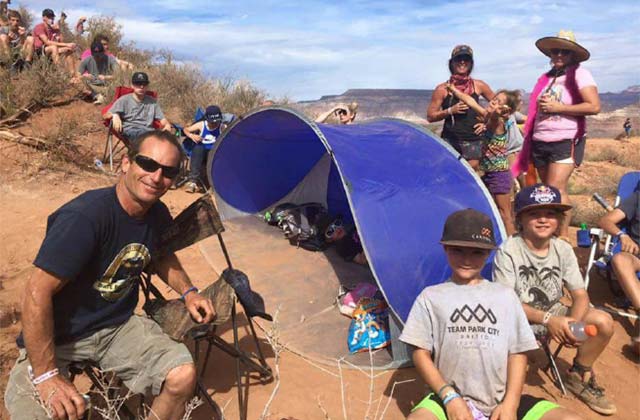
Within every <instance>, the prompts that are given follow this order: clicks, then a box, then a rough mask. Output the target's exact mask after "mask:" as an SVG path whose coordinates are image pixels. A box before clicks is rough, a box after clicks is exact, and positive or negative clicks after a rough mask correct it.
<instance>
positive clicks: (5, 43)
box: [0, 10, 33, 65]
mask: <svg viewBox="0 0 640 420" xmlns="http://www.w3.org/2000/svg"><path fill="white" fill-rule="evenodd" d="M7 16H8V19H9V25H8V26H2V27H0V54H1V55H2V56H5V57H8V58H9V61H10V62H15V61H16V60H17V59H20V58H21V59H22V60H24V62H25V63H27V65H29V64H31V61H32V60H33V37H32V36H31V35H28V34H27V30H26V29H25V27H24V26H22V16H21V15H20V13H19V12H18V11H16V10H9V12H7ZM2 56H0V58H2Z"/></svg>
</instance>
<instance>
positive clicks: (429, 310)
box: [400, 209, 580, 420]
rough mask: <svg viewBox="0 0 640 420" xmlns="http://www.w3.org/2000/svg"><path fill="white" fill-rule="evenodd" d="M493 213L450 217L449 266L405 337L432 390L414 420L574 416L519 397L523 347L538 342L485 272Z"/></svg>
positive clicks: (419, 305)
mask: <svg viewBox="0 0 640 420" xmlns="http://www.w3.org/2000/svg"><path fill="white" fill-rule="evenodd" d="M493 232H494V229H493V223H492V222H491V219H490V218H489V216H487V215H485V214H484V213H481V212H479V211H477V210H472V209H466V210H460V211H457V212H455V213H452V214H451V215H449V217H448V218H447V220H446V222H445V224H444V229H443V233H442V239H441V240H440V243H441V244H442V245H443V247H444V252H445V254H446V256H447V261H448V262H449V267H450V269H451V278H449V280H447V281H446V282H445V283H442V284H438V285H435V286H429V287H426V288H425V289H424V290H423V291H422V292H421V293H420V295H419V296H418V297H417V298H416V300H415V303H414V304H413V307H412V308H411V312H410V313H409V317H408V318H407V322H406V323H405V326H404V330H403V331H402V335H401V336H400V340H401V341H403V342H405V343H407V344H409V345H411V346H412V347H413V348H414V351H413V362H414V364H415V366H416V370H417V371H418V373H419V374H420V376H421V377H422V379H423V380H424V381H425V382H426V384H427V385H428V386H429V388H430V389H431V390H432V392H431V393H430V394H428V395H427V396H426V397H425V398H424V399H423V400H422V401H421V402H419V403H418V405H416V406H415V407H414V408H413V410H412V412H411V414H410V415H409V419H411V420H418V419H422V420H446V419H450V420H462V419H464V420H488V419H489V418H491V419H494V420H497V419H504V420H506V419H513V420H515V419H527V420H576V419H579V418H580V417H578V416H577V415H576V414H574V413H572V412H571V411H569V410H566V409H564V408H562V407H560V406H559V405H558V404H556V403H553V402H550V401H546V400H543V399H541V398H535V397H533V396H530V395H522V386H523V384H524V379H525V376H526V371H527V356H526V354H525V352H527V351H529V350H533V349H536V348H537V347H538V346H537V343H536V340H535V337H534V335H533V333H532V332H531V329H530V328H529V325H528V323H527V318H526V315H525V314H524V311H523V310H522V306H521V305H520V302H519V301H518V298H517V297H516V295H515V293H513V290H510V289H508V288H507V287H504V286H502V285H500V284H497V283H495V282H491V281H487V280H485V279H484V278H483V277H482V274H481V270H482V268H483V267H484V265H485V263H486V261H487V259H488V258H489V254H490V253H491V250H492V249H495V248H496V242H495V236H494V233H493Z"/></svg>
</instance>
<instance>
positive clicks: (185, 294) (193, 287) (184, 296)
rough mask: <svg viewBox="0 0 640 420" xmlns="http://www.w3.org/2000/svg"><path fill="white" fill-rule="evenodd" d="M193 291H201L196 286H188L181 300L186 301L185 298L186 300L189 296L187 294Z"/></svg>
mask: <svg viewBox="0 0 640 420" xmlns="http://www.w3.org/2000/svg"><path fill="white" fill-rule="evenodd" d="M191 292H196V293H198V292H199V290H198V288H197V287H196V286H191V287H190V288H188V289H187V291H186V292H184V293H183V294H182V296H180V300H181V301H183V302H184V300H185V298H186V297H187V295H188V294H189V293H191Z"/></svg>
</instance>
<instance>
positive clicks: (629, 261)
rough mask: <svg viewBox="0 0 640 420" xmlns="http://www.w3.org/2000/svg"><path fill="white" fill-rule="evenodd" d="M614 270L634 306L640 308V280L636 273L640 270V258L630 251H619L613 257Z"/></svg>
mask: <svg viewBox="0 0 640 420" xmlns="http://www.w3.org/2000/svg"><path fill="white" fill-rule="evenodd" d="M611 266H612V267H613V272H614V273H615V275H616V278H617V279H618V283H620V287H622V290H624V294H625V295H626V296H627V298H629V300H630V301H631V304H632V305H633V307H634V308H636V309H640V281H639V280H638V277H637V275H636V273H638V272H640V258H638V257H636V256H635V255H633V254H630V253H628V252H619V253H617V254H616V255H614V256H613V258H612V259H611Z"/></svg>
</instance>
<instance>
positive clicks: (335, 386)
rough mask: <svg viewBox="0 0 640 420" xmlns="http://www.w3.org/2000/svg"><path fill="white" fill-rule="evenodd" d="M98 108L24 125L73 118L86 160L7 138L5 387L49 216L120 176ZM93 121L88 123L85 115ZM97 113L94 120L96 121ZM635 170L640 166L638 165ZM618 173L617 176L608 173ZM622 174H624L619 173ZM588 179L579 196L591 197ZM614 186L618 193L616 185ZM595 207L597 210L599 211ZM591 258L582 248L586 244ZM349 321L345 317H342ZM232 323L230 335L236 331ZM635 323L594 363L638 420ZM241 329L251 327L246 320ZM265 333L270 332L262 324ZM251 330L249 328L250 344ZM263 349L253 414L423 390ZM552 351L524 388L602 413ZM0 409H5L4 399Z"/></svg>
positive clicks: (26, 129) (326, 414)
mask: <svg viewBox="0 0 640 420" xmlns="http://www.w3.org/2000/svg"><path fill="white" fill-rule="evenodd" d="M97 115H98V111H97V110H96V108H94V107H93V106H92V105H89V104H84V103H78V102H76V103H73V104H71V105H69V106H66V107H62V108H60V109H55V110H45V111H42V112H40V113H39V114H38V115H36V116H34V117H33V118H32V119H31V120H30V121H29V123H28V124H26V125H25V126H23V127H21V128H19V129H18V131H20V132H22V133H24V134H35V133H43V132H47V130H48V131H51V130H52V128H51V127H52V126H54V125H55V122H56V121H59V120H60V119H61V118H62V119H69V118H75V119H77V120H78V121H79V123H78V125H77V127H78V128H77V129H78V130H82V132H83V135H82V136H81V137H79V138H77V139H76V140H75V142H76V143H77V144H78V145H79V151H78V156H80V158H79V160H80V164H78V165H71V164H63V163H60V162H56V161H53V160H52V156H51V154H43V152H36V151H34V150H32V149H30V148H28V147H25V146H18V145H15V144H10V143H6V142H1V143H0V197H1V199H0V220H1V221H2V222H1V223H0V238H2V241H1V243H0V372H1V373H0V391H2V393H1V394H2V395H3V394H4V389H5V386H6V381H7V378H8V373H9V370H10V368H11V366H12V364H13V361H14V359H15V357H16V355H17V350H16V347H15V344H14V339H15V336H16V335H17V333H18V332H19V330H20V304H19V302H20V299H21V292H22V287H23V284H24V282H25V281H26V279H27V278H28V277H29V276H30V274H31V273H32V270H33V268H32V265H31V262H32V260H33V258H34V256H35V254H36V252H37V250H38V247H39V245H40V242H41V241H42V238H43V236H44V231H45V227H46V218H47V216H48V215H49V214H50V213H51V212H52V211H54V210H55V209H56V208H58V207H59V206H61V205H62V204H64V203H65V202H66V201H68V200H70V199H71V198H73V197H75V196H76V195H78V194H79V193H81V192H83V191H86V190H88V189H92V188H97V187H101V186H106V185H110V184H112V183H114V182H115V179H114V178H113V177H109V176H106V175H103V174H101V173H99V172H98V171H95V170H93V169H92V168H91V161H92V159H93V157H97V156H99V155H100V154H101V152H102V142H103V141H104V136H105V133H104V129H101V127H100V125H99V124H98V123H97ZM84 121H88V122H86V123H85V122H84ZM93 121H96V122H95V123H94V122H93ZM611 147H615V148H620V147H624V148H627V147H628V148H629V150H630V151H631V150H636V151H637V148H638V147H640V138H636V139H634V140H633V141H632V142H629V143H624V144H623V143H619V142H615V141H613V140H608V139H601V140H591V141H590V145H589V149H590V150H595V149H598V148H611ZM636 169H637V168H636ZM626 170H628V168H619V167H618V166H617V165H616V164H615V163H611V162H606V161H605V162H597V163H593V164H587V165H585V166H584V167H583V168H582V169H581V170H580V173H579V174H578V175H577V176H576V179H580V180H582V181H580V182H584V183H585V185H587V186H588V185H591V184H592V183H593V182H595V181H594V179H597V177H602V176H603V172H605V173H607V174H615V176H619V175H618V174H619V173H621V172H625V171H626ZM606 176H609V177H613V176H614V175H606ZM614 182H617V181H614ZM590 192H591V191H590V190H589V189H588V188H585V191H584V193H583V194H582V196H580V197H577V202H580V203H586V202H587V198H588V195H587V194H588V193H590ZM607 194H608V195H609V196H611V194H610V191H607ZM194 199H195V197H194V196H193V195H190V194H186V193H185V192H183V191H170V192H169V193H168V194H167V195H166V198H165V202H166V203H167V204H168V205H169V207H170V209H171V211H172V212H173V213H174V214H177V213H179V211H180V210H182V209H183V208H185V207H186V206H187V205H188V204H190V203H191V202H192V201H193V200H194ZM594 211H595V210H594ZM179 256H180V258H181V260H182V261H183V264H184V266H185V267H186V269H187V271H188V272H189V273H190V275H191V277H192V278H193V280H194V283H195V284H196V285H197V286H200V287H203V286H205V285H206V284H207V282H208V281H207V279H211V278H212V276H214V275H215V273H214V272H213V270H212V269H211V267H210V266H209V265H208V264H207V263H206V261H205V259H204V258H203V256H202V255H201V254H200V251H199V249H198V247H197V246H192V247H190V248H188V249H186V250H184V251H181V252H180V253H179ZM579 257H580V258H581V260H582V261H586V258H587V256H586V255H585V253H584V252H580V253H579ZM601 280H602V279H599V278H595V279H593V280H592V282H593V283H592V284H593V288H590V295H591V296H592V299H593V300H594V301H596V303H602V302H611V301H612V298H611V294H610V292H609V290H608V288H607V286H606V285H604V282H603V281H601ZM345 322H346V321H345ZM224 329H226V330H227V331H226V332H225V335H224V336H225V337H226V338H229V339H230V338H231V335H230V331H229V330H228V328H223V330H224ZM630 330H631V325H630V324H629V322H627V321H625V320H624V319H622V318H619V317H616V318H615V335H614V337H613V339H612V341H611V343H610V345H609V347H608V348H607V349H606V350H605V352H604V354H603V356H602V357H601V358H600V359H599V360H598V362H597V363H596V365H595V369H596V371H597V372H598V373H599V375H598V379H599V382H600V383H601V384H602V385H603V386H604V387H605V388H606V389H607V392H608V395H609V397H610V398H611V399H612V400H614V401H615V403H616V404H617V406H618V414H617V415H616V416H615V418H616V419H624V420H627V419H628V420H631V419H637V418H639V417H640V401H639V400H638V398H637V396H638V395H640V370H639V366H638V360H637V359H634V357H633V356H632V355H631V353H630V352H629V349H628V346H627V343H628V337H629V336H628V334H629V332H630ZM243 333H244V334H246V331H245V329H243ZM260 335H261V336H264V334H263V333H262V332H261V333H260ZM246 338H247V337H242V339H241V342H242V343H243V345H244V344H245V343H247V342H246ZM263 348H264V349H265V350H266V352H267V355H268V362H269V364H270V365H271V366H272V367H273V368H274V369H275V370H276V371H277V372H278V380H276V381H274V382H271V383H268V384H261V383H259V382H258V381H257V380H253V381H252V382H251V386H250V391H249V394H250V395H249V416H248V417H249V419H257V418H259V417H260V416H261V414H262V413H263V411H265V407H266V406H267V404H268V401H269V400H270V398H272V400H271V403H270V405H269V407H268V409H266V414H267V418H270V419H280V418H283V417H284V418H286V417H289V416H291V417H295V418H298V419H329V418H349V419H355V418H369V419H377V418H389V419H398V418H404V417H405V416H406V415H407V414H408V413H409V411H410V409H411V407H412V406H413V405H414V404H415V403H416V402H417V401H418V400H419V399H420V397H421V395H423V392H424V385H423V383H422V381H421V380H420V379H419V378H418V375H417V374H416V372H415V370H414V369H412V368H407V369H400V370H395V371H384V372H379V371H376V372H373V373H371V372H368V371H358V370H354V369H347V368H346V367H345V369H342V370H339V369H338V368H331V367H329V368H328V367H326V366H315V365H313V364H312V363H311V362H309V361H307V360H305V359H304V358H302V357H300V356H299V355H296V354H293V353H291V352H288V351H286V349H285V350H284V351H282V352H281V353H280V357H279V360H278V363H277V364H276V360H275V357H274V352H273V350H271V349H270V348H269V346H268V345H267V344H266V343H263ZM212 357H213V359H212V362H211V363H210V367H209V368H208V369H207V372H206V373H205V378H204V383H205V385H206V386H207V388H208V389H209V390H210V392H212V393H213V398H214V399H215V400H216V401H217V402H218V403H219V405H220V406H222V407H224V409H225V413H226V415H227V417H228V418H237V416H238V408H237V394H236V387H235V385H236V383H235V382H236V381H235V376H234V370H233V368H234V366H235V365H234V363H233V360H232V359H231V358H230V357H229V356H227V355H225V354H224V353H222V352H219V351H214V353H213V354H212ZM572 357H573V354H572V351H571V350H568V349H563V350H562V352H561V353H560V361H559V364H560V367H561V369H566V368H567V367H568V365H569V363H570V361H571V360H572ZM545 363H546V360H545V358H544V355H543V354H542V352H536V353H535V354H534V356H533V358H532V360H531V365H530V370H529V374H528V376H527V385H526V386H525V392H527V393H530V394H533V395H536V396H541V397H544V398H547V399H551V400H554V401H558V402H559V403H560V404H562V405H564V406H566V407H569V408H571V409H574V410H575V411H577V412H579V413H580V414H582V415H583V416H584V418H598V417H599V416H598V415H596V414H595V413H593V412H591V411H590V410H589V409H588V408H586V407H585V406H584V404H582V403H581V402H579V401H577V400H576V399H574V398H573V397H562V396H561V395H560V392H559V391H558V389H557V388H556V387H555V386H554V385H553V383H552V381H551V380H550V379H549V377H548V375H547V374H546V373H544V372H542V370H541V368H542V367H543V366H544V365H545ZM0 400H2V404H0V405H1V406H2V409H1V410H0V418H8V416H7V414H6V411H5V410H4V404H3V398H2V397H0ZM210 417H211V414H210V412H209V411H208V409H205V408H201V409H199V410H198V411H196V413H195V418H198V419H200V418H201V419H206V418H210Z"/></svg>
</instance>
